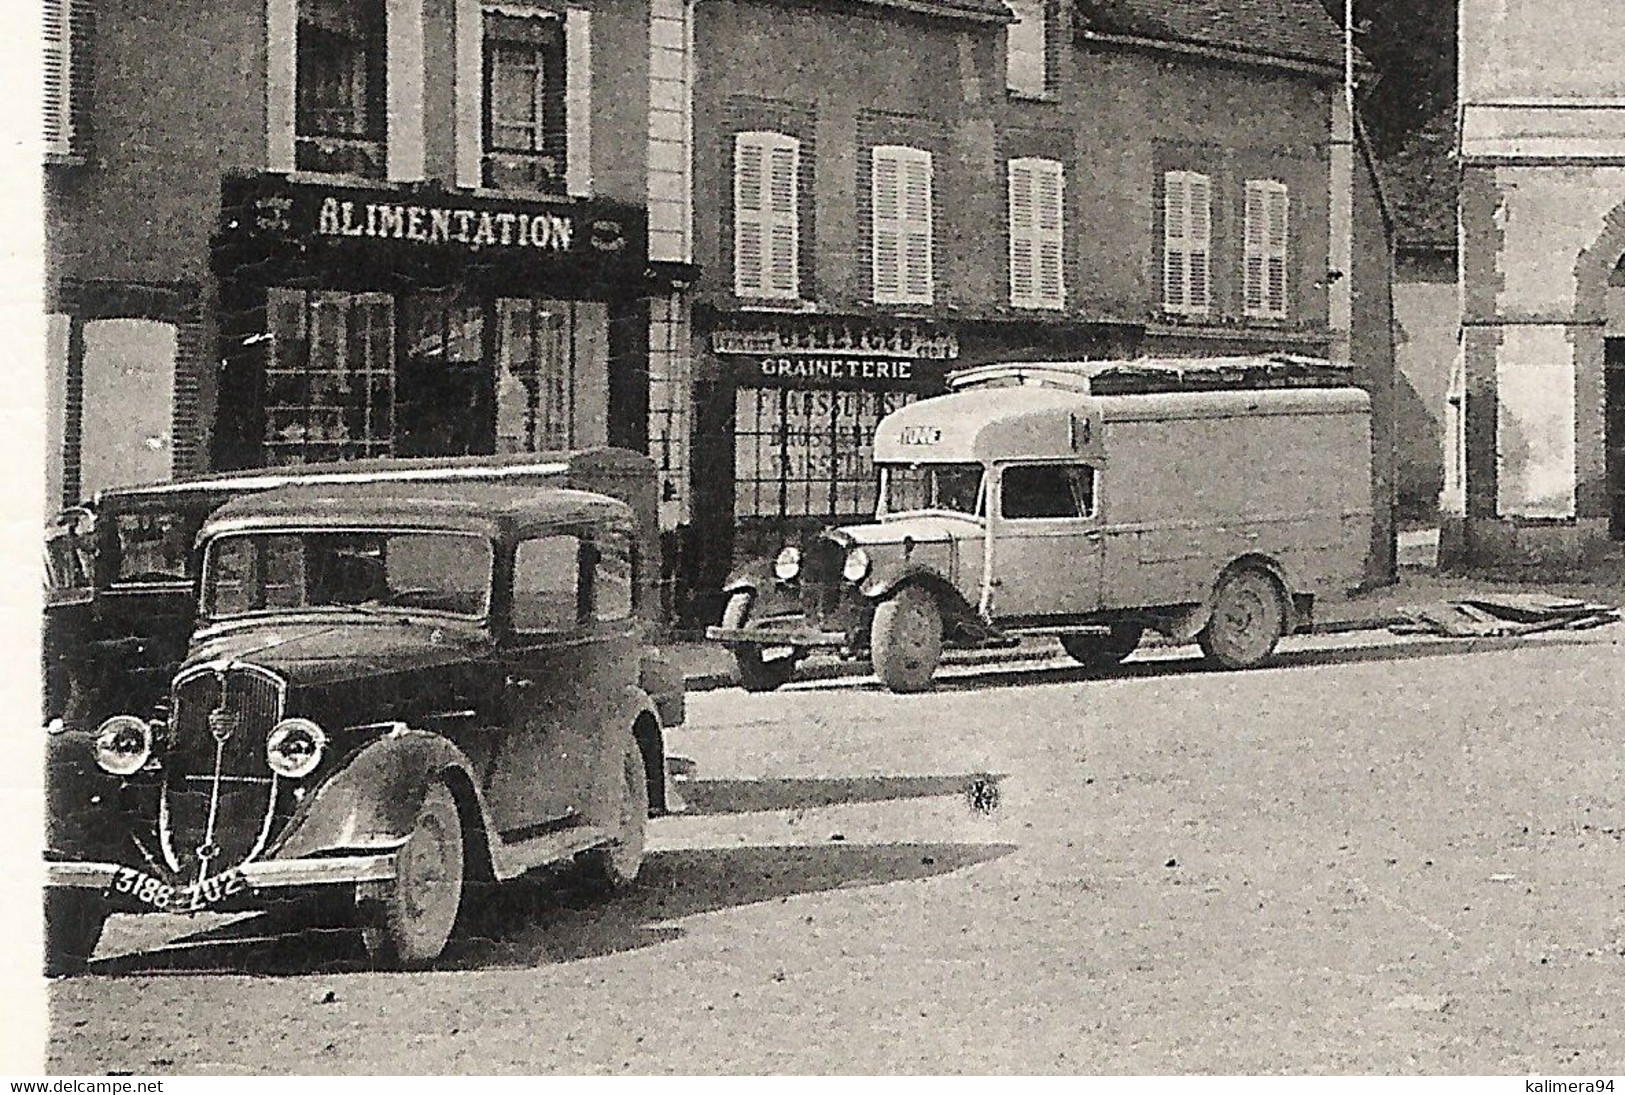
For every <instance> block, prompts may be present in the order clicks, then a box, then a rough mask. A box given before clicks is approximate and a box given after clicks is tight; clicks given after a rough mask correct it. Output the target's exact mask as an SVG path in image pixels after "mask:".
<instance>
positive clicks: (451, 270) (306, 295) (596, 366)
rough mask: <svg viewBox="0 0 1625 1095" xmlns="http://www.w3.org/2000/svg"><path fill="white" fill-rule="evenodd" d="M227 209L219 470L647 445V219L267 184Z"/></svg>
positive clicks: (638, 214)
mask: <svg viewBox="0 0 1625 1095" xmlns="http://www.w3.org/2000/svg"><path fill="white" fill-rule="evenodd" d="M222 210H223V212H222V221H221V226H220V231H219V233H218V235H217V239H216V246H215V252H214V262H215V268H216V273H217V275H218V278H219V284H220V304H221V314H222V322H221V342H222V348H221V359H222V361H223V363H224V367H225V369H224V374H223V376H222V379H221V391H220V400H219V406H220V411H219V414H218V416H217V422H216V428H215V431H214V435H215V460H214V463H215V465H216V466H218V467H244V466H258V465H266V464H288V463H303V462H308V461H315V460H333V459H349V458H355V457H366V456H383V455H395V456H442V455H447V456H449V455H464V454H487V453H494V452H521V451H538V450H548V449H559V448H568V447H581V446H588V445H597V444H606V443H609V444H621V445H627V446H629V447H633V448H642V447H643V444H644V436H643V435H644V433H645V429H646V427H645V425H644V423H645V422H646V418H647V399H648V395H647V384H646V381H645V380H644V376H645V374H646V372H647V357H648V345H647V343H648V310H647V304H646V300H647V297H648V295H649V293H650V292H651V290H652V289H653V288H657V287H655V286H652V284H651V282H650V280H649V277H648V266H647V261H646V244H645V215H644V211H643V210H642V209H640V208H636V207H631V206H625V205H619V204H615V203H609V202H604V201H596V200H595V201H561V202H542V201H523V200H513V199H505V198H502V199H499V198H491V197H485V196H475V195H469V194H466V193H456V192H449V191H446V190H444V189H439V188H435V187H432V186H430V187H420V188H414V189H408V190H398V189H386V188H368V187H351V186H330V185H323V184H313V183H296V182H292V181H290V180H288V179H287V178H285V177H283V176H276V175H262V176H254V177H249V178H238V179H229V180H227V182H226V183H225V185H224V187H223V193H222Z"/></svg>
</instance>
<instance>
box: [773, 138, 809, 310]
mask: <svg viewBox="0 0 1625 1095" xmlns="http://www.w3.org/2000/svg"><path fill="white" fill-rule="evenodd" d="M800 151H801V150H800V147H799V144H798V142H797V141H795V140H794V139H793V138H789V137H786V138H783V139H782V140H781V141H779V142H777V143H776V144H775V146H774V147H773V148H772V149H771V150H770V151H769V153H768V188H767V212H768V217H767V221H768V233H769V237H768V285H767V288H768V290H769V294H768V295H770V296H775V297H779V296H782V297H791V298H794V297H797V296H799V295H800V284H799V281H800V279H799V277H798V276H797V274H798V268H799V266H800V250H801V246H800V244H801V241H800V240H799V239H798V236H799V235H800V232H799V227H800V226H799V224H798V223H797V219H796V215H797V212H798V209H797V205H798V202H797V200H796V198H797V194H796V175H797V170H798V168H799V166H800V159H801V156H800Z"/></svg>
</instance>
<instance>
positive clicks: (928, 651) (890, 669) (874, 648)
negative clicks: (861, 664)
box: [869, 585, 942, 692]
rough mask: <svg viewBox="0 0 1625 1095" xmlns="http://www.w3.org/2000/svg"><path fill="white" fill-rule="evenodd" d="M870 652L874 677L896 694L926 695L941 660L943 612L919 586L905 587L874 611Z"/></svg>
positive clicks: (870, 634)
mask: <svg viewBox="0 0 1625 1095" xmlns="http://www.w3.org/2000/svg"><path fill="white" fill-rule="evenodd" d="M869 652H870V655H871V657H872V658H873V659H874V664H875V675H876V676H878V677H879V678H880V680H881V682H882V683H883V684H885V686H886V687H887V688H889V689H891V690H892V691H893V692H923V691H924V690H925V689H927V688H929V687H931V675H932V674H933V673H935V672H936V671H937V663H938V662H940V661H941V660H942V613H941V612H939V611H938V610H937V602H936V599H935V598H933V597H932V596H931V594H929V593H927V592H926V591H925V590H923V589H921V588H920V587H919V586H917V585H911V586H904V587H903V588H902V589H901V590H899V591H898V592H897V593H896V594H894V595H893V596H892V597H890V598H888V599H886V600H884V601H882V602H880V604H879V605H878V606H877V607H876V608H875V618H874V622H873V624H871V625H870V632H869Z"/></svg>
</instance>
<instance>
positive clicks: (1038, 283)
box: [1005, 156, 1066, 311]
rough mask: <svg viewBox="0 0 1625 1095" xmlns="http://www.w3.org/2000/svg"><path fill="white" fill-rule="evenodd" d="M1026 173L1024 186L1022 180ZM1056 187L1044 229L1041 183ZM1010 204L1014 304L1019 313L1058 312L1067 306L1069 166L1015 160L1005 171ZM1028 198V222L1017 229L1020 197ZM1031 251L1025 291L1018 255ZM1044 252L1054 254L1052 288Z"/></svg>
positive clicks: (1035, 159)
mask: <svg viewBox="0 0 1625 1095" xmlns="http://www.w3.org/2000/svg"><path fill="white" fill-rule="evenodd" d="M1023 174H1025V176H1026V184H1025V186H1023V185H1022V184H1021V183H1020V182H1019V181H1018V180H1019V179H1020V177H1021V176H1022V175H1023ZM1045 178H1048V179H1051V180H1053V182H1054V193H1055V207H1054V211H1053V221H1054V223H1053V224H1052V225H1046V224H1045V223H1044V221H1045V209H1044V207H1043V203H1042V200H1041V199H1042V181H1041V180H1043V179H1045ZM1005 180H1006V183H1007V191H1008V194H1007V197H1008V201H1007V204H1006V209H1005V216H1006V220H1005V224H1006V228H1007V234H1008V236H1009V254H1008V260H1009V288H1010V304H1011V306H1012V307H1016V308H1038V309H1046V310H1050V311H1059V310H1061V309H1064V308H1065V307H1066V167H1065V165H1063V164H1062V163H1061V162H1060V161H1059V160H1051V159H1046V158H1044V157H1039V156H1021V157H1014V158H1012V159H1010V160H1009V161H1008V162H1007V165H1006V168H1005ZM1021 196H1025V197H1026V199H1027V208H1028V210H1029V213H1028V220H1029V222H1030V223H1028V224H1027V225H1026V226H1025V227H1021V226H1018V223H1017V221H1018V209H1019V204H1018V201H1017V199H1018V197H1021ZM1024 244H1025V245H1026V246H1027V247H1028V248H1030V249H1031V250H1030V254H1029V256H1028V259H1027V261H1028V262H1029V263H1030V269H1029V271H1028V274H1027V279H1028V282H1027V289H1026V291H1024V292H1023V291H1021V289H1020V284H1019V277H1018V271H1019V264H1020V250H1021V248H1022V246H1023V245H1024ZM1046 249H1053V254H1054V269H1055V279H1054V285H1053V286H1049V285H1046V284H1045V277H1044V263H1045V259H1046Z"/></svg>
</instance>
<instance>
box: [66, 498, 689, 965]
mask: <svg viewBox="0 0 1625 1095" xmlns="http://www.w3.org/2000/svg"><path fill="white" fill-rule="evenodd" d="M639 532H640V530H639V527H638V521H637V519H636V511H635V510H634V509H633V508H632V507H630V506H628V505H627V504H625V503H624V502H621V501H619V500H617V499H613V498H610V497H608V496H606V495H603V494H597V493H591V492H586V491H579V490H572V489H563V488H547V489H537V488H536V487H534V486H524V487H515V486H504V485H500V484H492V483H472V484H469V483H445V482H438V483H437V482H421V483H414V482H400V481H393V482H383V483H335V484H331V485H305V486H288V487H283V488H280V489H277V490H274V491H271V492H268V493H265V494H261V495H257V496H253V497H247V498H240V499H238V500H236V501H234V502H231V503H229V504H227V505H226V506H224V507H222V508H221V509H220V510H218V511H217V512H216V513H215V514H214V516H213V517H211V518H210V520H209V521H208V523H207V524H206V525H205V526H204V528H203V530H202V533H201V541H202V544H203V556H202V557H203V573H202V582H201V596H200V601H199V613H198V625H199V626H198V630H197V632H196V634H195V636H194V638H193V640H192V643H191V647H190V651H189V654H188V656H187V658H186V660H185V662H184V664H183V665H182V666H181V668H180V670H179V671H178V672H177V673H176V674H175V677H174V680H173V682H172V684H171V688H170V695H169V699H168V703H167V711H164V712H162V713H161V715H160V716H159V717H152V715H151V713H150V712H135V711H132V712H129V713H126V714H120V715H115V716H113V717H111V718H108V719H107V720H106V721H104V722H103V723H102V724H101V725H100V727H99V728H98V729H97V730H95V731H94V732H91V733H85V734H77V733H74V732H71V731H65V732H63V733H60V734H58V735H55V736H56V737H59V738H62V739H64V740H63V741H62V742H61V743H60V748H58V749H57V750H55V751H54V753H53V756H54V758H55V763H54V764H53V770H52V773H51V777H50V778H51V783H52V785H53V786H52V803H51V806H50V813H51V817H50V828H49V834H48V859H49V860H50V862H49V863H48V871H47V883H48V890H47V946H48V954H49V956H50V965H51V966H52V967H53V968H55V969H57V970H62V969H67V968H71V967H72V966H73V965H75V964H77V963H80V962H83V961H84V960H85V959H86V958H87V957H88V955H90V954H91V953H92V951H93V949H94V947H95V943H96V940H97V937H98V935H99V932H100V930H101V926H102V923H103V921H104V920H105V918H106V916H107V915H108V914H109V913H110V912H114V911H126V912H147V911H159V910H164V911H170V912H175V911H182V912H185V911H196V910H202V909H212V910H222V911H223V910H230V909H238V908H252V907H256V906H259V905H261V904H264V903H266V902H268V901H269V900H271V899H273V898H276V897H278V896H281V895H289V894H294V893H305V892H309V891H310V890H311V888H313V887H324V888H326V890H327V892H329V893H330V894H331V893H333V892H334V891H336V890H337V891H340V892H342V893H347V894H352V895H353V897H354V902H355V904H354V907H353V916H354V920H355V923H356V924H358V925H359V927H360V928H361V929H362V934H363V937H364V940H365V944H366V947H367V950H368V952H369V954H370V955H371V957H372V958H373V960H374V961H375V962H376V963H377V964H378V965H380V966H384V967H410V966H420V965H423V964H426V963H429V962H432V961H433V960H434V959H435V958H436V957H437V956H438V955H439V954H440V953H441V951H442V949H443V948H444V946H445V944H446V942H447V939H448V937H449V935H450V933H451V930H452V926H453V923H454V922H455V920H456V919H457V916H458V911H459V908H460V906H461V905H462V902H463V895H464V892H465V886H467V885H469V884H472V883H479V882H486V881H502V880H506V879H511V878H513V877H515V876H517V875H519V874H521V873H523V872H525V871H528V870H530V869H532V868H535V867H538V866H541V865H544V864H556V863H560V862H563V861H566V860H571V859H577V860H578V861H579V866H580V868H581V870H583V871H584V872H585V873H586V874H587V876H589V877H590V878H592V879H593V880H595V881H596V882H597V883H599V884H600V885H602V886H603V887H605V888H608V889H614V888H619V887H624V886H626V885H629V884H630V883H631V882H633V881H634V880H635V879H636V878H637V875H638V872H639V868H640V864H641V862H642V858H643V848H644V832H645V825H646V819H647V817H648V814H649V813H650V811H651V809H655V810H659V809H660V808H661V807H663V806H664V804H665V801H666V784H665V764H664V746H663V723H662V717H661V715H662V713H661V705H658V704H657V703H656V700H655V699H654V698H653V697H651V696H650V694H649V693H648V691H646V690H645V689H644V688H643V687H641V685H640V678H641V676H642V658H643V655H644V653H645V649H646V647H647V641H648V640H647V631H648V627H647V624H646V622H645V621H644V620H643V619H642V618H641V617H640V615H639V613H640V609H641V608H642V605H641V603H640V602H641V601H643V600H644V598H646V597H647V594H648V591H649V588H650V586H649V582H648V580H647V577H646V575H647V574H648V573H649V571H650V570H651V567H650V565H649V560H647V559H645V558H642V557H641V552H640V546H641V544H642V543H643V542H644V538H643V537H642V536H640V535H639ZM665 706H666V707H667V711H668V714H670V713H672V712H673V710H674V709H673V708H672V707H671V705H670V704H667V705H665ZM675 717H677V718H681V707H680V704H679V705H678V706H677V707H676V708H675ZM67 739H76V740H67Z"/></svg>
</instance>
